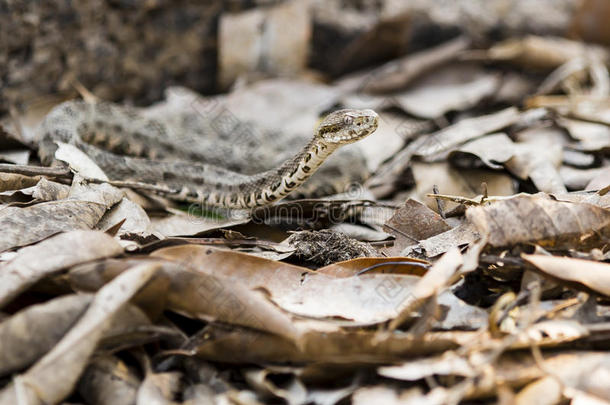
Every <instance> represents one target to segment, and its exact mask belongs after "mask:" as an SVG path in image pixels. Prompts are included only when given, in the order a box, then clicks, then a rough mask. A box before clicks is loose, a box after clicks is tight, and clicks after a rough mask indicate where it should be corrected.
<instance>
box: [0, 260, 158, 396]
mask: <svg viewBox="0 0 610 405" xmlns="http://www.w3.org/2000/svg"><path fill="white" fill-rule="evenodd" d="M158 268H159V266H158V265H154V264H152V265H151V264H143V265H141V266H138V267H134V268H133V269H131V270H129V271H127V272H125V273H124V274H122V275H121V276H119V277H117V278H116V279H115V280H113V281H112V282H110V283H109V284H108V285H106V286H104V287H103V288H102V289H101V290H100V291H99V292H98V293H97V294H96V296H95V298H94V299H93V301H92V302H91V305H90V306H89V308H88V309H87V311H86V312H85V313H84V315H83V316H82V317H81V318H80V320H79V321H78V322H77V323H76V324H75V325H74V327H73V328H72V329H71V330H70V331H69V332H68V333H67V334H66V335H65V336H64V337H63V338H62V339H61V340H60V341H59V343H57V345H56V346H55V347H54V348H53V349H52V350H51V351H50V352H49V353H47V354H46V355H45V356H44V357H43V358H42V359H40V360H39V361H38V362H37V363H36V364H34V365H33V366H32V367H31V368H30V369H29V370H27V371H26V372H25V373H23V374H21V375H19V376H17V377H15V378H14V379H13V382H11V383H10V384H8V385H7V386H5V387H4V388H3V389H2V391H0V402H1V403H17V402H18V401H19V399H23V400H26V401H28V403H30V404H45V403H57V402H59V401H61V400H62V399H64V398H65V397H66V396H67V395H68V394H69V393H70V392H71V391H72V389H73V387H74V385H75V384H76V382H77V380H78V378H79V376H80V375H81V373H82V371H83V370H84V368H85V366H86V365H87V362H88V359H89V356H91V354H92V353H93V351H94V350H95V348H96V346H97V344H98V342H99V339H100V338H101V337H102V335H103V333H104V331H105V330H106V329H107V328H108V326H109V325H110V322H111V320H112V317H113V316H114V315H115V314H116V313H117V312H118V311H119V310H120V309H121V308H122V307H123V305H125V303H126V302H128V301H129V299H131V298H132V297H133V295H134V294H135V293H136V292H137V291H138V290H139V289H140V288H141V287H142V286H143V285H144V284H146V283H147V282H148V281H149V280H150V278H151V277H152V276H153V275H154V274H155V273H156V272H157V270H158Z"/></svg>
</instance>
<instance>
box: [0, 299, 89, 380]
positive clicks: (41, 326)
mask: <svg viewBox="0 0 610 405" xmlns="http://www.w3.org/2000/svg"><path fill="white" fill-rule="evenodd" d="M91 300H92V296H91V295H88V294H81V295H75V294H72V295H65V296H62V297H58V298H55V299H53V300H50V301H48V302H46V303H44V304H38V305H31V306H29V307H26V308H24V309H22V310H21V311H19V312H17V313H16V314H14V315H12V316H11V317H10V318H8V319H5V320H4V321H2V323H0V336H1V340H2V345H0V349H1V350H0V375H2V376H4V375H6V374H8V373H11V372H15V371H20V370H22V369H24V368H26V367H29V366H30V365H31V364H32V363H34V362H35V361H36V360H38V359H39V358H40V357H41V356H42V355H44V354H45V353H47V352H48V351H49V350H50V349H51V348H52V347H53V346H55V344H56V343H57V342H58V341H59V340H60V339H61V337H62V336H63V335H64V334H65V333H66V332H67V331H68V330H69V328H71V327H72V325H74V322H76V320H77V319H78V318H79V317H80V316H81V315H82V314H83V312H84V311H85V310H86V309H87V306H88V305H89V303H90V302H91Z"/></svg>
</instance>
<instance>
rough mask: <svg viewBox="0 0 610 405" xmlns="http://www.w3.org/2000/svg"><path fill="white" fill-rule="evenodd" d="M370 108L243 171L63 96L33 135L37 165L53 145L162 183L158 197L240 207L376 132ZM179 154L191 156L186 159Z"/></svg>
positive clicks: (139, 119) (270, 197) (103, 107)
mask: <svg viewBox="0 0 610 405" xmlns="http://www.w3.org/2000/svg"><path fill="white" fill-rule="evenodd" d="M377 125H378V116H377V114H376V113H375V112H374V111H372V110H354V109H344V110H338V111H334V112H332V113H330V114H329V115H328V116H326V117H325V118H324V119H323V120H322V121H321V122H320V124H319V125H318V127H317V128H316V130H315V131H314V135H313V138H312V139H311V141H310V142H309V143H308V144H307V145H306V146H305V147H304V148H303V149H302V150H300V151H299V152H298V153H296V154H295V155H294V156H293V157H292V158H289V159H288V160H286V161H285V162H284V163H282V164H281V165H279V166H277V167H275V168H273V169H270V170H267V171H264V172H260V173H254V174H241V173H237V172H235V171H232V170H229V169H226V168H223V167H221V166H218V165H213V164H207V163H202V162H201V160H202V159H201V156H199V155H198V154H197V152H196V151H193V152H190V153H189V151H184V150H178V148H177V147H176V145H175V144H174V143H173V142H172V139H171V136H170V135H172V134H171V132H170V131H169V129H168V128H167V126H166V125H164V124H163V122H162V121H160V120H156V119H154V118H149V117H143V116H142V115H141V114H139V112H138V111H137V110H135V109H131V108H128V107H124V106H120V105H117V104H112V103H108V102H95V103H87V102H83V101H68V102H65V103H63V104H61V105H59V106H57V107H55V108H54V109H53V110H52V111H51V112H50V113H49V114H48V115H47V116H46V117H45V119H44V121H43V123H42V126H41V132H40V135H39V139H38V143H39V150H38V153H39V156H40V159H41V161H42V162H43V164H47V165H50V164H53V163H54V162H55V151H56V150H57V143H58V142H63V143H68V144H72V145H74V146H76V147H78V148H79V149H80V150H82V151H83V152H84V153H85V154H87V155H88V156H89V157H90V158H91V159H92V160H93V161H94V162H95V163H96V164H97V165H98V166H99V167H100V168H101V169H102V170H103V171H104V173H105V174H106V175H107V176H108V177H109V178H110V179H111V180H118V181H131V182H138V183H144V184H150V185H154V186H160V187H162V188H163V189H164V190H165V191H158V192H160V193H161V194H163V195H164V196H166V197H168V198H171V199H174V200H180V201H190V202H198V203H201V204H203V205H206V206H216V207H223V208H235V209H246V208H253V207H258V206H263V205H267V204H271V203H273V202H275V201H278V200H280V199H282V198H284V197H285V196H286V195H288V194H289V193H290V192H292V191H293V190H295V189H296V188H297V187H299V186H300V185H301V184H302V183H303V182H304V181H305V180H307V179H308V178H309V177H310V176H311V175H312V174H313V173H314V172H315V171H316V170H317V169H318V168H319V167H320V165H321V164H322V163H323V162H324V160H325V159H326V158H327V157H328V156H330V154H332V153H333V152H334V151H335V150H337V149H338V148H339V147H341V146H342V145H345V144H349V143H353V142H355V141H357V140H359V139H362V138H364V137H366V136H368V135H369V134H371V133H373V132H374V131H375V130H376V129H377ZM185 154H186V155H187V156H188V159H189V160H184V159H183V158H184V156H185Z"/></svg>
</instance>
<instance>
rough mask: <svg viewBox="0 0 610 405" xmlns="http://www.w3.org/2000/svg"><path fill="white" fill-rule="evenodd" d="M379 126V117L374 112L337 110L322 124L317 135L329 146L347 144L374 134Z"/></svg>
mask: <svg viewBox="0 0 610 405" xmlns="http://www.w3.org/2000/svg"><path fill="white" fill-rule="evenodd" d="M378 125H379V116H378V115H377V113H376V112H375V111H373V110H353V109H346V110H337V111H333V112H332V113H330V114H328V115H327V116H326V117H325V118H324V119H323V120H322V122H320V125H319V126H318V130H317V132H316V134H317V136H318V137H319V138H321V140H322V141H324V142H326V143H328V144H347V143H352V142H356V141H357V140H360V139H362V138H364V137H366V136H368V135H370V134H372V133H373V132H375V130H376V129H377V126H378Z"/></svg>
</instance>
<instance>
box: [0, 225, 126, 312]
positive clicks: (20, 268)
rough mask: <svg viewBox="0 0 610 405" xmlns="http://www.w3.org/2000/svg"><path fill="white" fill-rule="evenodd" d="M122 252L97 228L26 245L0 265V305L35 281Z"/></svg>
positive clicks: (64, 234) (112, 240)
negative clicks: (9, 259) (96, 229)
mask: <svg viewBox="0 0 610 405" xmlns="http://www.w3.org/2000/svg"><path fill="white" fill-rule="evenodd" d="M122 252H123V249H122V248H121V246H120V245H119V244H118V243H117V242H116V241H115V240H114V239H112V237H110V236H108V235H106V234H104V233H102V232H98V231H72V232H67V233H63V234H59V235H56V236H54V237H52V238H49V239H48V240H45V241H43V242H40V243H39V244H37V245H34V246H29V247H25V248H23V249H21V250H19V251H18V252H17V255H16V256H15V257H14V258H13V259H12V260H11V261H9V262H6V263H2V264H0V307H2V306H4V305H6V304H7V303H8V302H9V301H11V300H12V299H13V298H15V297H16V296H17V295H18V294H19V293H21V292H23V291H25V290H26V289H27V288H28V287H30V286H31V285H32V284H34V283H35V282H36V281H38V280H40V279H42V278H43V277H45V276H49V275H51V274H53V273H55V272H57V271H59V270H62V269H65V268H68V267H70V266H74V265H76V264H79V263H83V262H87V261H91V260H96V259H100V258H103V257H112V256H115V255H118V254H120V253H122Z"/></svg>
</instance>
